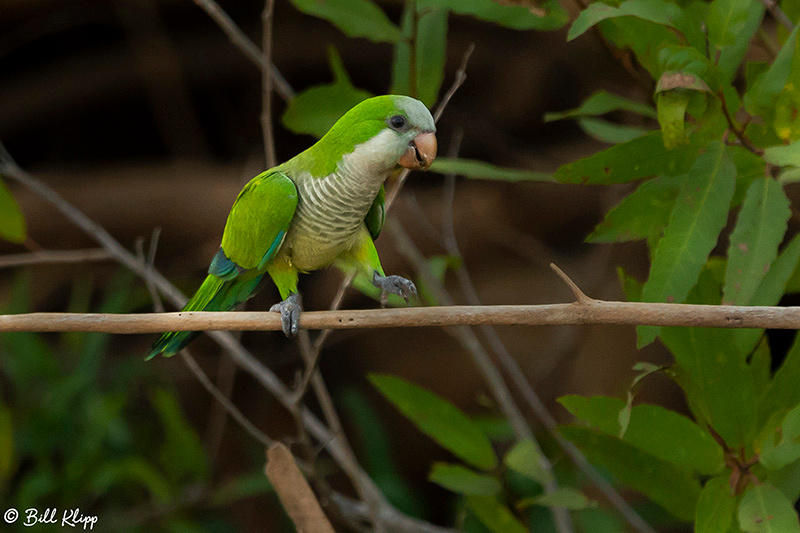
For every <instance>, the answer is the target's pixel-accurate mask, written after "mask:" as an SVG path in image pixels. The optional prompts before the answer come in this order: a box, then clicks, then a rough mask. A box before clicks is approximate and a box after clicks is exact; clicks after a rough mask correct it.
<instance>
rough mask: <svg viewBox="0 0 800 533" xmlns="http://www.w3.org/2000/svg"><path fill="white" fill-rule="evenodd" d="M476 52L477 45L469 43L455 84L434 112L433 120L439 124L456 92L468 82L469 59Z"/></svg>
mask: <svg viewBox="0 0 800 533" xmlns="http://www.w3.org/2000/svg"><path fill="white" fill-rule="evenodd" d="M474 51H475V43H469V46H468V47H467V51H466V52H464V55H463V57H462V58H461V65H459V67H458V70H457V71H456V77H455V79H454V80H453V84H452V85H451V86H450V88H449V89H448V90H447V92H446V93H445V95H444V98H442V100H441V102H439V105H438V106H436V111H434V112H433V120H435V121H436V122H439V118H440V117H441V116H442V113H444V110H445V108H446V107H447V104H449V103H450V100H451V99H452V98H453V95H454V94H456V91H457V90H459V89H460V88H461V86H462V85H464V82H465V81H467V64H468V63H469V58H470V56H471V55H472V52H474Z"/></svg>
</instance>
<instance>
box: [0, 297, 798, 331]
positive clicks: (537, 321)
mask: <svg viewBox="0 0 800 533" xmlns="http://www.w3.org/2000/svg"><path fill="white" fill-rule="evenodd" d="M482 324H490V325H493V326H557V325H576V324H584V325H585V324H616V325H631V326H667V327H669V326H677V327H702V328H758V329H800V307H767V306H765V307H756V306H738V305H694V304H667V303H648V302H617V301H606V300H591V302H590V303H586V304H578V303H571V304H542V305H483V306H474V305H452V306H433V307H407V308H397V309H354V310H344V311H341V310H340V311H306V312H305V313H303V314H302V315H301V317H300V328H301V329H374V328H414V327H446V326H480V325H482ZM236 330H238V331H280V330H281V321H280V316H278V315H277V314H275V313H270V312H268V311H235V312H230V311H201V312H175V313H146V314H103V313H96V314H95V313H27V314H19V315H0V331H40V332H44V331H94V332H99V333H161V332H164V331H236Z"/></svg>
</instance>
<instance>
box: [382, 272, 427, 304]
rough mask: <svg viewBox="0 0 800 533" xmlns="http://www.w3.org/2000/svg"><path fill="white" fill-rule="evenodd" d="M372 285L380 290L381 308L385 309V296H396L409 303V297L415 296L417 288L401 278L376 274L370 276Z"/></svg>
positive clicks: (412, 283) (411, 282) (409, 281)
mask: <svg viewBox="0 0 800 533" xmlns="http://www.w3.org/2000/svg"><path fill="white" fill-rule="evenodd" d="M372 284H373V285H375V286H376V287H378V288H379V289H380V290H381V306H383V307H386V300H387V295H389V294H396V295H397V296H400V297H401V298H403V299H404V300H405V301H406V304H408V303H409V301H408V299H409V298H410V297H411V296H417V287H416V286H415V285H414V282H413V281H411V280H408V279H406V278H404V277H401V276H381V275H380V274H378V272H377V271H376V272H374V273H373V274H372Z"/></svg>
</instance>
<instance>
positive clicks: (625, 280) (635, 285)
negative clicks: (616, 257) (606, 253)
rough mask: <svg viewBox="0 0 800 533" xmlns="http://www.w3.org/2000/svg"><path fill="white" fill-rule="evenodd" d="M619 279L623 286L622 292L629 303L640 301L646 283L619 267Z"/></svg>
mask: <svg viewBox="0 0 800 533" xmlns="http://www.w3.org/2000/svg"><path fill="white" fill-rule="evenodd" d="M617 277H618V278H619V282H620V285H622V292H623V293H624V294H625V299H626V300H627V301H629V302H638V301H640V300H641V298H642V287H643V286H644V283H642V282H641V281H639V280H638V279H636V278H634V277H633V276H631V275H630V274H628V273H627V272H625V269H624V268H622V267H617Z"/></svg>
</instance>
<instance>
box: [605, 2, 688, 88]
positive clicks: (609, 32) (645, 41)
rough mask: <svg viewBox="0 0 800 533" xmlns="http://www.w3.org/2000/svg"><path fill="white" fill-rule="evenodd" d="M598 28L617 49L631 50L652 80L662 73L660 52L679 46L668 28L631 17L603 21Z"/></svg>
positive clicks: (677, 40)
mask: <svg viewBox="0 0 800 533" xmlns="http://www.w3.org/2000/svg"><path fill="white" fill-rule="evenodd" d="M598 28H600V31H601V32H602V33H603V35H604V36H605V37H606V38H607V39H608V40H609V41H611V42H612V43H613V44H614V45H615V46H616V47H617V48H619V49H630V50H632V51H633V53H634V54H635V55H636V59H637V60H638V62H639V63H640V64H641V65H642V66H643V67H644V68H645V69H647V71H648V72H649V73H650V75H651V76H652V77H653V78H654V79H658V77H659V76H660V75H661V73H662V72H663V69H662V68H661V66H660V62H659V52H660V50H662V49H663V48H664V47H665V46H668V45H677V44H680V40H679V38H678V36H677V35H676V34H675V32H674V31H672V30H671V29H670V28H668V27H666V26H661V25H657V24H653V23H652V22H648V21H646V20H642V19H637V18H633V17H623V18H616V19H608V20H604V21H602V22H601V23H600V25H599V26H598Z"/></svg>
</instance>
